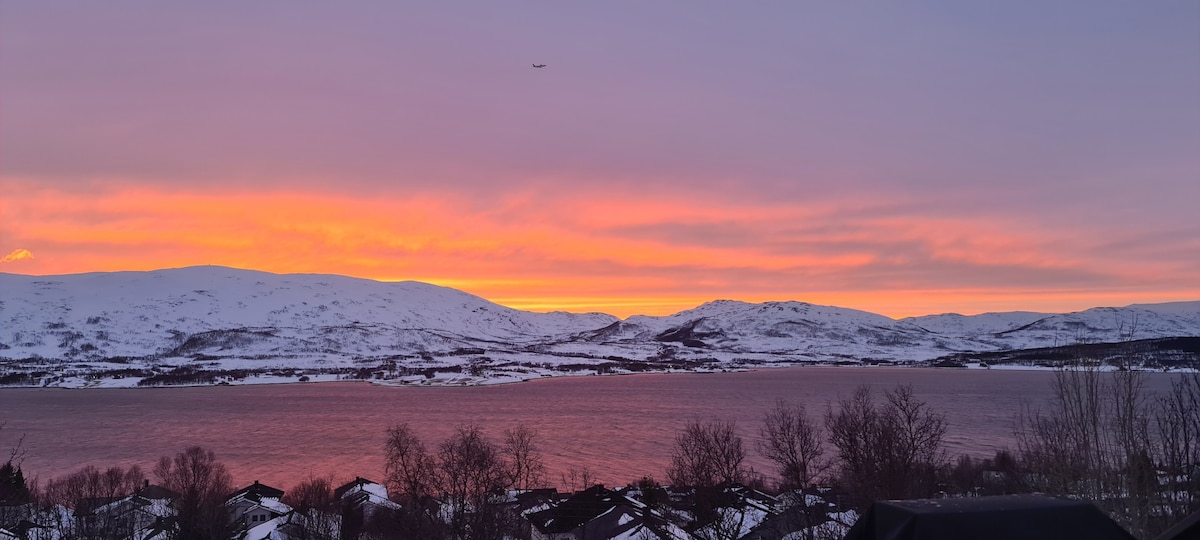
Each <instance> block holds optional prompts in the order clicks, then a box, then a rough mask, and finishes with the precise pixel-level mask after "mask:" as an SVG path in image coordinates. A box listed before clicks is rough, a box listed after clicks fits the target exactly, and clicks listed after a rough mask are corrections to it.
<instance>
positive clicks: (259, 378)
mask: <svg viewBox="0 0 1200 540" xmlns="http://www.w3.org/2000/svg"><path fill="white" fill-rule="evenodd" d="M811 368H837V369H886V368H902V369H935V370H951V371H953V370H971V371H988V370H996V371H1054V370H1057V369H1061V368H1056V367H1050V366H1039V365H1028V364H1000V365H987V364H981V363H968V364H966V365H963V366H962V367H935V366H930V365H923V364H922V365H917V364H913V363H905V364H860V365H836V364H817V363H812V364H792V365H775V366H762V365H759V366H746V367H728V368H717V369H710V370H678V369H675V370H662V371H639V372H610V373H596V372H595V371H591V370H583V371H577V372H554V371H549V372H545V373H528V374H524V376H521V375H517V374H506V375H505V376H499V375H498V376H473V375H462V374H454V373H438V375H445V376H435V377H433V378H425V377H422V376H408V377H403V378H397V379H382V380H376V379H356V378H343V377H341V376H339V375H333V374H308V375H302V376H300V377H297V376H278V375H265V374H264V375H254V374H252V375H249V376H247V377H244V378H241V379H228V380H219V381H217V382H214V383H193V384H159V385H139V384H138V383H139V382H140V381H142V380H143V379H142V378H119V379H118V378H105V379H87V378H86V377H72V378H67V379H64V380H61V381H57V382H55V383H53V384H45V385H4V386H0V391H2V390H3V389H5V388H23V389H35V388H47V389H50V388H54V389H62V390H91V389H167V388H200V387H221V386H260V385H281V384H294V385H303V384H320V383H366V384H371V385H375V386H385V387H392V388H449V387H476V386H495V385H502V384H518V383H526V382H533V381H539V380H544V379H553V378H564V377H623V376H636V375H689V374H690V375H719V374H724V373H746V372H752V371H766V370H777V369H811ZM1097 369H1100V370H1103V371H1117V368H1115V367H1113V366H1098V367H1097ZM1139 371H1146V372H1154V373H1162V372H1169V373H1196V372H1197V371H1196V370H1195V369H1188V368H1184V369H1171V370H1161V369H1154V370H1151V369H1141V370H1139ZM301 377H303V378H304V379H305V380H300V378H301Z"/></svg>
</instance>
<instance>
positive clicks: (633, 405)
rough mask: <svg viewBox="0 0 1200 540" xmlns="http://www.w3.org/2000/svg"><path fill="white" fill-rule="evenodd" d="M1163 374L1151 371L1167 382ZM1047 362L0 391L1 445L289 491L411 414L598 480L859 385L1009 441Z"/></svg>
mask: <svg viewBox="0 0 1200 540" xmlns="http://www.w3.org/2000/svg"><path fill="white" fill-rule="evenodd" d="M1172 377H1173V376H1172V375H1165V374H1150V385H1149V386H1150V388H1149V389H1150V390H1152V391H1160V392H1161V391H1163V390H1165V389H1166V388H1167V387H1168V386H1169V384H1170V380H1171V378H1172ZM1051 378H1052V374H1051V373H1048V372H1037V371H996V370H993V371H982V370H933V369H911V368H823V367H806V368H784V369H768V370H761V371H756V372H747V373H725V374H705V375H699V374H657V375H629V376H618V377H577V378H556V379H544V380H539V381H533V382H528V383H520V384H511V385H501V386H486V387H472V388H394V387H381V386H373V385H370V384H366V383H322V384H289V385H261V386H233V387H202V388H166V389H135V390H124V389H103V390H57V389H4V390H0V402H2V403H3V413H2V419H3V420H4V421H7V422H8V424H7V426H5V428H4V430H3V432H0V437H3V441H0V446H3V447H4V449H5V450H6V449H7V447H8V446H10V445H11V444H13V443H14V442H15V440H16V437H19V436H20V435H21V434H24V435H25V436H26V438H25V442H24V446H25V448H27V449H28V450H29V455H28V458H27V459H26V460H25V462H24V469H25V471H26V474H27V475H36V476H40V477H41V478H42V479H43V480H45V479H48V478H50V477H53V476H58V475H61V474H64V473H67V472H71V471H74V470H76V469H78V468H79V467H82V466H84V465H88V464H92V465H96V466H99V467H107V466H111V465H124V466H128V465H134V464H137V465H141V466H142V467H144V468H147V469H149V468H151V467H153V464H154V463H155V461H156V460H157V459H158V457H159V456H162V455H170V454H174V453H176V452H178V451H179V450H181V449H182V448H184V447H186V446H188V445H193V444H199V445H203V446H206V447H208V448H211V449H213V450H214V451H215V452H216V453H217V456H218V458H219V459H220V460H222V461H223V462H225V463H226V464H227V465H228V466H229V468H230V472H232V473H233V476H234V479H235V482H236V483H238V484H246V483H250V482H253V481H254V480H260V481H262V482H264V483H267V484H270V485H273V486H277V487H281V488H287V487H290V486H293V485H295V484H296V483H297V482H299V481H300V480H303V479H304V478H307V477H308V476H310V475H312V476H329V475H332V476H334V477H335V478H336V479H339V480H340V479H350V478H353V477H354V476H363V477H367V478H372V479H382V477H383V459H382V447H383V441H384V431H385V430H386V429H387V427H388V426H389V425H392V424H394V423H402V422H407V423H408V424H409V425H411V426H412V427H413V428H414V429H415V430H416V431H417V433H419V434H420V436H421V437H422V439H423V440H424V441H425V443H426V445H427V446H429V447H431V448H435V447H436V445H437V444H438V443H439V442H441V441H442V440H443V439H445V438H446V437H447V436H449V435H450V434H451V432H452V431H453V429H454V428H455V427H456V426H458V425H461V424H468V423H475V424H479V425H480V426H482V427H483V429H484V431H485V432H486V433H488V434H489V435H490V436H492V437H493V438H495V439H496V440H499V439H500V437H501V436H502V433H503V430H504V429H506V428H509V427H512V426H514V425H516V424H517V423H525V424H528V425H530V426H532V427H534V428H536V429H537V430H538V431H539V433H540V439H541V441H540V442H541V446H542V450H543V453H544V455H545V460H546V465H547V467H548V469H549V471H548V472H549V480H550V482H551V483H553V484H558V483H560V482H559V480H560V478H561V476H562V475H563V474H566V473H568V472H569V471H570V470H571V469H573V468H583V467H586V468H588V469H590V470H591V471H592V472H593V473H594V476H595V478H596V479H597V480H598V481H600V482H604V483H606V484H609V485H612V484H624V483H627V482H630V481H633V480H636V479H637V478H640V477H641V476H643V475H652V476H655V477H656V478H660V479H662V478H663V477H664V474H663V471H664V470H665V468H666V465H667V462H668V461H669V459H670V453H671V446H672V444H673V441H674V434H675V432H676V430H678V429H680V428H681V427H682V426H683V425H684V423H685V422H687V421H688V420H691V419H708V418H718V419H721V420H732V421H735V422H736V423H737V424H738V427H739V429H740V431H741V434H742V436H743V437H744V438H746V440H747V443H748V448H749V449H750V454H751V459H750V461H749V463H750V465H752V466H753V467H754V468H756V469H757V470H759V471H762V472H767V473H771V472H772V471H771V468H770V466H769V465H768V464H767V463H766V462H765V461H763V460H762V459H761V458H759V457H758V456H757V453H756V452H754V451H753V443H754V440H755V439H756V437H757V431H758V425H759V423H760V421H761V418H762V415H763V414H764V413H765V412H766V410H767V409H769V408H770V407H771V406H772V405H773V404H774V402H775V400H776V399H777V398H784V399H789V400H794V401H801V402H803V403H805V404H806V405H807V407H808V408H809V412H810V414H813V415H815V416H817V417H818V418H820V417H821V416H823V415H824V412H825V409H826V407H827V404H828V403H830V402H832V401H834V400H836V399H837V398H838V397H839V396H842V395H848V394H849V393H850V392H852V391H853V389H854V388H855V387H856V386H858V385H859V384H872V385H874V386H875V387H876V388H878V389H879V390H881V391H882V390H884V389H887V388H890V387H892V386H894V385H895V384H897V383H902V384H911V385H913V387H914V390H915V391H916V394H917V396H918V397H920V398H921V399H924V400H925V401H927V402H929V404H930V405H931V406H933V407H934V408H936V409H938V410H941V411H943V412H944V413H945V414H946V415H947V418H948V420H949V434H948V435H949V441H948V442H949V447H950V451H951V453H952V454H958V453H970V454H974V455H978V456H985V455H990V454H991V453H992V452H994V451H995V450H996V449H999V448H1004V447H1013V446H1014V443H1013V442H1012V431H1013V419H1014V417H1015V415H1016V414H1017V412H1018V411H1019V410H1020V407H1021V405H1022V403H1027V402H1028V403H1032V404H1035V405H1036V404H1040V403H1042V402H1043V401H1044V400H1045V399H1046V398H1047V397H1049V393H1050V380H1051Z"/></svg>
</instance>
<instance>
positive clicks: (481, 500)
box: [438, 425, 513, 540]
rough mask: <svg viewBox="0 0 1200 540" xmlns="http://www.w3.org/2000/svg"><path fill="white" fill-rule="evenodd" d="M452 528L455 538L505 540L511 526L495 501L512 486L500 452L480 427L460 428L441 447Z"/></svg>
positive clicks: (439, 460) (445, 489)
mask: <svg viewBox="0 0 1200 540" xmlns="http://www.w3.org/2000/svg"><path fill="white" fill-rule="evenodd" d="M438 464H439V465H440V466H441V470H442V478H443V484H442V485H443V492H444V493H445V495H446V499H447V501H446V504H447V505H448V508H449V521H450V523H449V525H450V530H451V534H452V535H453V537H455V538H464V539H465V538H471V539H479V540H486V539H489V538H503V537H504V535H505V533H506V532H508V531H509V530H510V529H511V527H512V525H513V524H511V523H508V522H507V520H505V519H504V518H505V517H506V516H505V513H504V512H502V511H501V510H502V509H501V508H500V507H499V506H498V505H496V504H494V503H495V502H496V501H494V500H493V498H494V497H495V496H496V494H497V493H498V492H503V491H504V490H506V489H507V488H508V487H509V486H510V485H511V478H512V475H511V473H510V471H509V468H508V464H507V463H506V462H505V461H504V458H503V456H502V455H501V451H500V448H499V447H498V446H497V445H496V444H495V443H493V442H492V441H491V440H489V439H488V438H487V437H486V436H484V434H483V431H482V430H481V429H480V428H479V426H473V425H471V426H460V427H459V428H458V429H457V430H456V431H455V433H454V435H452V436H451V437H450V438H449V439H447V440H445V441H443V442H442V444H441V445H440V446H439V447H438Z"/></svg>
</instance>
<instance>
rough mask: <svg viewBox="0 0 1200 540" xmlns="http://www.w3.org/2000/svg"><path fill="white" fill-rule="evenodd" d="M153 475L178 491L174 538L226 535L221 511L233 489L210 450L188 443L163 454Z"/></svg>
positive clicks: (225, 520) (227, 519) (210, 538)
mask: <svg viewBox="0 0 1200 540" xmlns="http://www.w3.org/2000/svg"><path fill="white" fill-rule="evenodd" d="M154 476H155V477H157V478H158V481H159V483H161V484H162V486H163V487H165V488H167V489H169V490H172V491H175V492H177V493H179V494H180V498H179V500H178V501H176V510H177V511H178V514H177V515H176V523H177V525H178V534H177V536H176V538H178V539H180V540H216V539H218V538H221V539H224V538H228V537H229V533H230V530H231V520H230V517H229V515H228V513H227V512H226V511H225V498H226V497H228V496H229V494H230V493H231V492H232V491H233V479H232V477H230V475H229V471H228V470H227V469H226V468H225V464H223V463H221V462H219V461H217V457H216V455H215V454H214V453H213V451H212V450H207V449H205V448H203V447H200V446H192V447H189V448H187V449H185V450H184V451H182V452H180V453H178V454H176V455H175V457H174V458H171V457H167V456H163V457H162V458H160V459H159V461H158V466H156V467H155V468H154Z"/></svg>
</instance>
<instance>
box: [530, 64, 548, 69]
mask: <svg viewBox="0 0 1200 540" xmlns="http://www.w3.org/2000/svg"><path fill="white" fill-rule="evenodd" d="M533 67H535V68H544V67H546V64H534V65H533Z"/></svg>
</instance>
